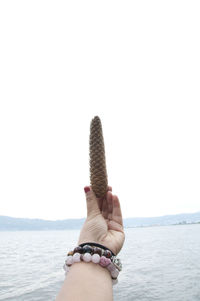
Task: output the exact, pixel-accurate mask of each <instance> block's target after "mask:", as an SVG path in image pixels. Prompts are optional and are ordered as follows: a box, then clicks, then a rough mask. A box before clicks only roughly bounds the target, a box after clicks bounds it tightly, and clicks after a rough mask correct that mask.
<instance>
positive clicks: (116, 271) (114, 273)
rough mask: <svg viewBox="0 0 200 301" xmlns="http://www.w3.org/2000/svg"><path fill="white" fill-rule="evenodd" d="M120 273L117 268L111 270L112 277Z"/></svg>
mask: <svg viewBox="0 0 200 301" xmlns="http://www.w3.org/2000/svg"><path fill="white" fill-rule="evenodd" d="M118 275H119V271H118V270H117V269H115V270H114V271H112V272H111V277H112V278H117V277H118Z"/></svg>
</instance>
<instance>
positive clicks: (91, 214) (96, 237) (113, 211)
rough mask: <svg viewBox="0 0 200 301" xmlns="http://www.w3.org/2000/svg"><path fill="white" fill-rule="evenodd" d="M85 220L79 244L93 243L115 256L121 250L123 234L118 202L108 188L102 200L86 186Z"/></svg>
mask: <svg viewBox="0 0 200 301" xmlns="http://www.w3.org/2000/svg"><path fill="white" fill-rule="evenodd" d="M85 189H86V190H89V191H88V192H86V201H87V219H86V221H85V223H84V225H83V227H82V230H81V233H80V237H79V242H78V243H79V244H81V243H86V242H95V243H99V244H102V245H104V246H105V247H107V248H109V249H110V250H111V251H112V252H113V253H114V254H115V255H117V254H118V253H119V251H120V250H121V248H122V246H123V243H124V240H125V234H124V229H123V221H122V213H121V208H120V202H119V199H118V197H117V196H116V195H113V194H112V188H111V187H109V188H108V191H107V193H106V196H105V198H104V199H97V198H96V196H95V194H94V192H93V191H92V188H91V187H89V186H87V187H85Z"/></svg>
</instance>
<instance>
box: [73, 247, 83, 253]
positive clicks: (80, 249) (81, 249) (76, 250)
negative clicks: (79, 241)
mask: <svg viewBox="0 0 200 301" xmlns="http://www.w3.org/2000/svg"><path fill="white" fill-rule="evenodd" d="M74 253H80V254H82V253H83V248H82V247H76V248H75V249H74Z"/></svg>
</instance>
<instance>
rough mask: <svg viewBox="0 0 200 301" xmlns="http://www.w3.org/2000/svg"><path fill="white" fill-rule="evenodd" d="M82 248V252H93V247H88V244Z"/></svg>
mask: <svg viewBox="0 0 200 301" xmlns="http://www.w3.org/2000/svg"><path fill="white" fill-rule="evenodd" d="M82 249H83V253H90V254H91V253H93V248H92V247H90V246H89V245H85V246H83V247H82Z"/></svg>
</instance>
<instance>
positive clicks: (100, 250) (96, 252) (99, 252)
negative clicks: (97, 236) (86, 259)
mask: <svg viewBox="0 0 200 301" xmlns="http://www.w3.org/2000/svg"><path fill="white" fill-rule="evenodd" d="M93 252H94V254H99V256H101V255H102V249H100V248H98V247H94V249H93Z"/></svg>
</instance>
